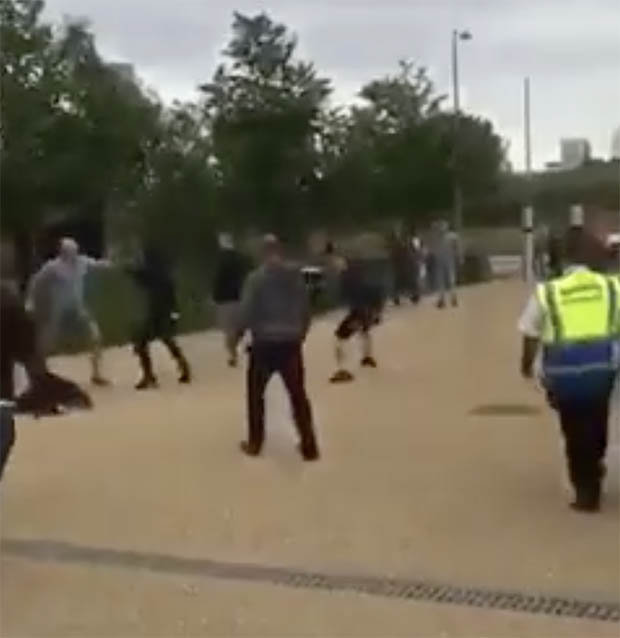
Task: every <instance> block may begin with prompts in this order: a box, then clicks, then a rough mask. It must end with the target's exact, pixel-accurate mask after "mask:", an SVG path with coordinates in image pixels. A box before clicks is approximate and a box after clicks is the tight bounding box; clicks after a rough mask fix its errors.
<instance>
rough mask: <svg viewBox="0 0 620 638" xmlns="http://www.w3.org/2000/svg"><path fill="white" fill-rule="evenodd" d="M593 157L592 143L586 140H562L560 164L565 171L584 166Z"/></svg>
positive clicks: (578, 138)
mask: <svg viewBox="0 0 620 638" xmlns="http://www.w3.org/2000/svg"><path fill="white" fill-rule="evenodd" d="M591 155H592V149H591V147H590V142H588V140H586V139H585V138H581V137H573V138H566V139H563V140H560V163H561V165H562V168H563V169H564V170H571V169H573V168H579V167H580V166H583V165H584V164H585V163H586V162H587V161H588V160H589V159H590V157H591Z"/></svg>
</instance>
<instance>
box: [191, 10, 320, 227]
mask: <svg viewBox="0 0 620 638" xmlns="http://www.w3.org/2000/svg"><path fill="white" fill-rule="evenodd" d="M295 48H296V39H295V37H294V36H293V35H291V34H290V33H289V32H288V30H287V29H286V27H285V26H284V25H282V24H279V23H276V22H274V21H272V20H271V18H269V17H268V16H267V15H266V14H260V15H257V16H254V17H248V16H245V15H242V14H240V13H235V15H234V21H233V37H232V39H231V41H230V43H229V45H228V47H227V48H226V50H225V51H224V55H225V56H226V57H227V58H228V59H229V61H230V62H229V63H228V64H223V65H221V66H220V67H219V68H218V69H217V71H216V73H215V75H214V77H213V80H212V81H211V82H210V83H208V84H205V85H203V86H202V87H201V89H202V93H203V96H204V110H205V113H206V116H207V118H208V120H209V122H210V124H211V129H212V135H213V149H214V154H215V157H216V158H217V171H218V175H219V177H220V189H219V192H220V200H219V201H220V206H221V207H222V208H223V210H224V211H225V214H226V222H227V225H229V226H232V227H235V226H240V225H243V226H247V225H251V226H253V227H255V228H257V229H268V228H272V229H275V230H277V231H278V232H281V233H284V234H288V235H291V236H293V235H296V234H298V233H299V232H300V231H301V230H302V229H303V228H304V226H306V225H307V224H308V222H309V219H308V203H309V201H310V200H309V193H310V190H311V186H312V183H313V182H314V180H315V179H316V173H315V172H316V169H317V154H316V149H315V133H316V126H317V118H318V116H319V114H320V112H321V107H322V105H323V103H324V100H325V98H326V97H327V96H328V94H329V92H330V88H329V82H328V81H327V80H326V79H323V78H320V77H318V76H317V74H316V71H315V70H314V67H313V65H312V64H309V63H306V62H302V61H298V60H295V59H294V53H295Z"/></svg>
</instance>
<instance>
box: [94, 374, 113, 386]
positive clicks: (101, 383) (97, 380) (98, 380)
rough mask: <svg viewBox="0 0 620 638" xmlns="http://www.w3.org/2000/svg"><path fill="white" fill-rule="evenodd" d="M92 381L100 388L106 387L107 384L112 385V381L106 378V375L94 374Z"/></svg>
mask: <svg viewBox="0 0 620 638" xmlns="http://www.w3.org/2000/svg"><path fill="white" fill-rule="evenodd" d="M90 381H91V383H92V384H93V385H98V386H99V387H100V388H105V387H106V386H109V385H110V382H109V381H108V379H106V378H105V377H102V376H98V375H97V376H92V377H91V378H90Z"/></svg>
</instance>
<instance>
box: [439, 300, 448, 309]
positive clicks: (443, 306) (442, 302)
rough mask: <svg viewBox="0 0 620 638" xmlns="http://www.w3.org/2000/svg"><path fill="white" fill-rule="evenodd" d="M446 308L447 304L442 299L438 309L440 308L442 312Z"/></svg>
mask: <svg viewBox="0 0 620 638" xmlns="http://www.w3.org/2000/svg"><path fill="white" fill-rule="evenodd" d="M445 307H446V302H445V301H444V300H443V299H440V300H439V301H438V302H437V308H439V309H440V310H441V309H442V308H445Z"/></svg>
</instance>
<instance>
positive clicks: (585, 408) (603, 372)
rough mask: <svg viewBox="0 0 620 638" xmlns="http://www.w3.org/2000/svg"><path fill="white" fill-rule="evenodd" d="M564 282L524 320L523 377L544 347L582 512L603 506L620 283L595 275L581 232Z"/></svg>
mask: <svg viewBox="0 0 620 638" xmlns="http://www.w3.org/2000/svg"><path fill="white" fill-rule="evenodd" d="M565 257H566V260H567V265H566V267H565V268H564V271H563V273H562V275H560V276H559V277H557V278H555V279H551V280H550V281H548V282H546V283H540V284H538V286H537V287H536V290H535V292H534V293H533V295H532V296H531V298H530V300H529V301H528V304H527V306H526V308H525V310H524V312H523V315H522V316H521V319H520V321H519V329H520V332H521V333H522V334H523V354H522V362H521V372H522V374H523V376H524V377H526V378H529V377H531V376H532V375H533V367H534V359H535V357H536V353H537V350H538V346H539V343H540V342H542V375H543V384H544V386H545V388H546V390H547V393H548V396H549V401H550V403H551V405H552V406H553V407H554V408H555V409H556V410H557V412H558V415H559V419H560V425H561V428H562V433H563V435H564V440H565V447H566V457H567V461H568V473H569V477H570V480H571V483H572V485H573V488H574V490H575V500H574V501H573V503H572V504H571V507H573V508H574V509H575V510H578V511H581V512H595V511H597V510H598V509H599V507H600V500H601V483H602V479H603V476H604V473H605V471H604V465H603V460H604V458H605V451H606V448H607V426H608V419H609V409H610V405H609V404H610V397H611V393H612V389H613V385H614V380H615V377H616V375H617V372H618V360H619V345H620V342H619V335H620V284H619V283H618V282H617V281H615V280H614V279H612V278H611V277H607V276H605V275H601V274H599V273H597V272H595V271H593V270H591V269H590V268H589V267H588V266H587V265H586V264H587V254H585V246H584V237H583V233H582V232H581V231H580V230H579V229H573V230H571V231H569V232H568V234H567V236H566V240H565Z"/></svg>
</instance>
